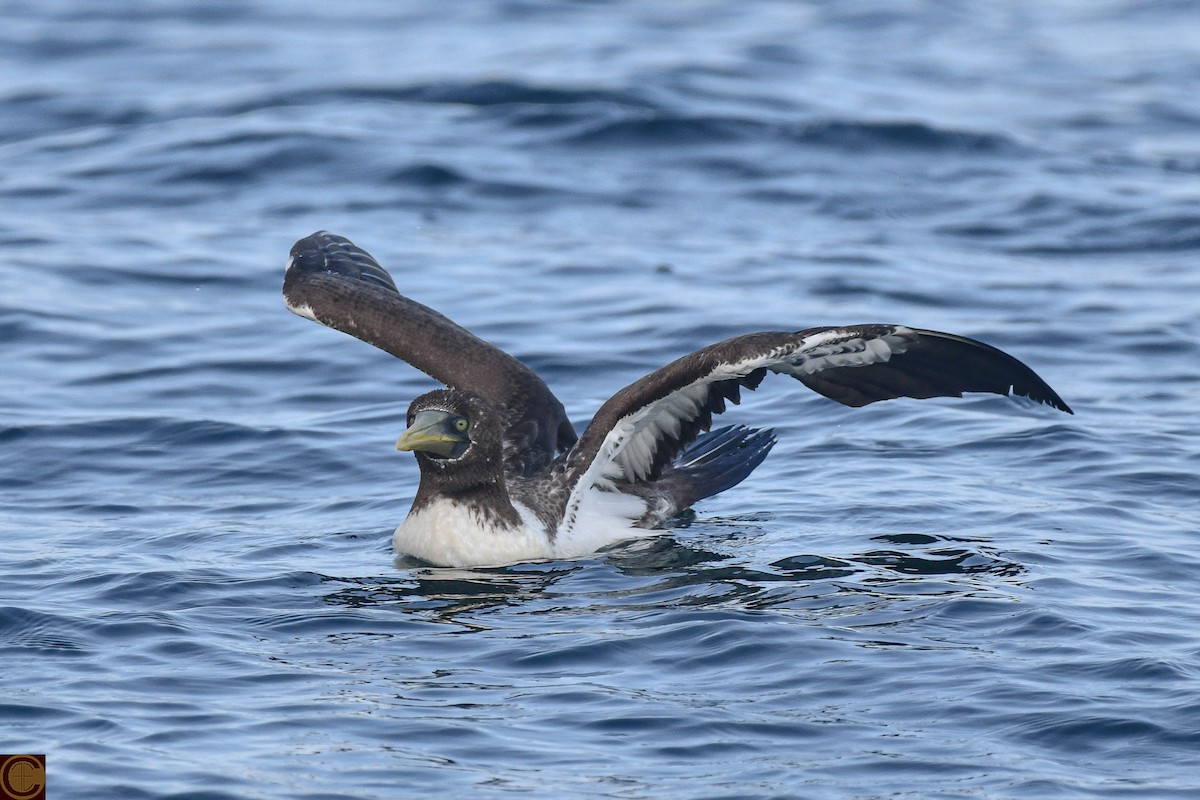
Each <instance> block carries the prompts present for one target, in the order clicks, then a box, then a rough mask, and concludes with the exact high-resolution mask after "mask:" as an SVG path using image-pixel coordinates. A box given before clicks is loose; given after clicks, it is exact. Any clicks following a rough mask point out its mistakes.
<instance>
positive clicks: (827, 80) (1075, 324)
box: [0, 0, 1200, 800]
mask: <svg viewBox="0 0 1200 800" xmlns="http://www.w3.org/2000/svg"><path fill="white" fill-rule="evenodd" d="M4 19H5V24H4V26H3V28H2V29H0V166H2V168H0V207H2V208H3V214H0V254H2V256H3V257H2V259H0V353H2V356H3V362H2V363H3V367H2V369H0V374H2V376H0V538H2V541H3V547H2V548H0V751H4V752H9V753H18V752H45V753H47V754H48V763H49V778H48V780H49V787H50V796H51V797H55V798H122V799H123V800H124V799H130V798H132V799H134V800H136V799H138V798H198V799H204V800H225V799H227V798H289V799H290V798H304V799H305V800H316V799H317V798H322V800H324V799H327V798H328V799H332V798H344V799H348V798H398V797H422V798H425V797H506V796H520V797H530V798H564V797H587V798H622V799H629V798H884V797H886V798H921V799H922V800H924V799H926V798H1022V799H1024V798H1028V799H1030V800H1041V799H1042V798H1099V797H1103V798H1108V797H1119V798H1194V797H1197V796H1200V556H1198V554H1197V553H1198V547H1197V544H1198V542H1200V435H1198V434H1197V419H1200V400H1198V399H1197V398H1198V394H1200V393H1198V391H1197V389H1198V388H1200V33H1198V31H1200V6H1197V5H1196V4H1194V3H1189V2H1174V1H1172V0H1158V1H1157V2H1131V1H1129V0H1098V1H1090V2H1084V1H1083V0H1074V1H1072V0H1062V1H1060V2H1049V3H1046V2H1033V0H1016V1H1015V2H1009V3H1000V4H980V3H968V2H955V1H953V0H951V2H932V1H925V0H912V1H911V2H880V3H837V2H808V3H799V2H755V3H745V2H735V0H712V1H711V2H688V1H685V0H659V1H658V2H655V3H637V2H633V0H613V1H612V2H546V3H542V2H522V1H521V0H485V1H484V2H477V3H470V4H447V3H442V2H436V1H435V0H407V1H406V2H401V3H370V2H362V1H361V0H343V2H339V3H319V2H293V0H286V1H285V0H257V1H256V2H247V3H234V2H228V3H227V2H186V1H185V2H168V1H167V0H159V2H131V1H130V2H121V1H120V0H118V1H117V2H106V3H102V4H97V3H94V2H84V0H46V1H45V2H39V3H32V2H20V0H18V1H17V2H10V3H7V4H5V12H4ZM322 228H324V229H328V230H331V231H334V232H336V233H339V234H342V235H345V236H348V237H350V238H351V239H353V240H354V241H356V242H357V243H358V244H360V245H361V246H363V247H364V248H366V249H367V250H369V251H371V252H372V253H373V254H374V255H375V256H376V257H377V258H378V259H379V260H380V262H381V263H383V264H384V265H385V266H387V267H388V268H389V269H390V270H391V271H392V274H393V275H394V276H395V278H396V280H397V283H398V284H399V285H400V286H401V289H402V291H404V292H405V293H406V294H408V295H410V296H412V297H414V298H416V299H419V300H421V301H422V302H425V303H427V304H429V305H432V306H433V307H435V308H437V309H439V310H441V311H443V312H444V313H446V314H448V315H449V316H451V317H452V318H454V319H456V320H457V321H459V322H461V323H462V324H464V325H467V326H468V327H470V328H471V329H473V330H474V331H476V332H477V333H479V334H480V335H482V336H484V337H485V338H487V339H489V340H491V341H493V342H495V343H496V344H498V345H499V346H501V347H503V348H504V349H506V350H508V351H509V352H511V353H513V354H514V355H516V356H518V357H520V358H521V359H523V360H524V361H526V362H527V363H529V364H530V365H532V366H533V367H534V368H535V369H537V370H538V371H539V372H540V374H542V375H543V376H544V377H545V378H546V380H547V382H548V383H549V384H550V385H551V387H552V388H553V389H554V390H555V392H556V393H557V394H558V395H559V397H560V398H561V399H562V400H563V402H564V403H565V404H566V406H567V409H568V412H569V413H570V415H571V417H572V419H573V420H574V421H575V422H576V423H578V424H583V423H585V422H586V421H587V419H588V418H589V417H590V415H591V413H592V412H593V411H594V410H595V409H596V407H597V406H598V405H599V404H600V403H601V402H602V401H603V400H604V399H606V398H607V397H608V396H609V395H610V394H612V393H613V392H614V391H616V390H617V389H618V388H620V387H621V386H624V385H625V384H627V383H629V382H630V381H632V380H633V379H635V378H637V377H639V376H640V375H642V374H644V373H645V372H647V371H649V370H651V369H654V368H655V367H657V366H660V365H661V364H663V363H665V362H666V361H668V360H670V359H672V358H674V357H676V356H678V355H681V354H683V353H686V352H689V351H691V350H694V349H696V348H698V347H701V346H703V345H705V344H708V343H710V342H712V341H715V340H717V339H720V338H723V337H726V336H730V335H734V334H737V333H742V332H747V331H751V330H758V329H778V328H785V329H789V328H800V327H805V326H810V325H817V324H824V323H834V324H837V323H850V322H868V321H886V322H901V323H905V324H910V325H915V326H921V327H928V328H935V329H941V330H948V331H953V332H957V333H962V334H966V335H969V336H974V337H977V338H981V339H984V340H986V341H988V342H990V343H992V344H994V345H997V346H999V347H1002V348H1004V349H1005V350H1008V351H1009V352H1012V353H1013V354H1015V355H1016V356H1018V357H1019V358H1021V359H1022V360H1024V361H1026V362H1027V363H1029V364H1030V365H1031V366H1033V367H1034V368H1035V369H1036V370H1037V371H1038V372H1039V373H1040V374H1041V375H1042V376H1043V377H1044V378H1045V379H1046V380H1047V381H1048V382H1049V383H1050V384H1051V385H1052V386H1053V387H1054V388H1055V389H1057V390H1058V392H1059V393H1060V394H1061V395H1062V396H1063V397H1064V399H1065V400H1066V401H1067V402H1068V403H1069V404H1071V406H1072V407H1073V408H1074V409H1075V411H1076V415H1075V416H1067V415H1063V414H1059V413H1056V412H1053V411H1051V410H1048V409H1046V408H1043V407H1034V406H1031V405H1030V404H1028V403H1019V402H1015V401H1012V400H1007V399H1002V398H994V397H968V398H966V399H963V400H939V401H926V402H916V401H898V402H894V403H882V404H877V405H875V406H871V407H868V408H865V409H848V408H844V407H841V406H838V405H836V404H834V403H832V402H830V401H827V400H824V399H823V398H820V397H817V396H816V395H813V394H811V393H809V392H807V391H806V390H804V389H803V387H800V386H798V385H796V384H794V383H793V382H791V381H786V380H783V379H779V378H776V379H774V380H768V381H767V382H766V383H764V385H763V387H762V388H761V389H760V390H759V391H758V392H755V393H753V394H752V395H750V396H748V397H747V399H746V401H745V402H744V403H743V405H742V406H741V407H739V408H737V409H734V410H733V411H731V412H730V413H728V414H726V415H725V416H724V417H723V418H722V422H730V423H732V422H741V423H744V424H749V425H755V426H769V427H773V428H775V429H776V431H777V434H778V436H779V439H780V442H779V444H778V446H777V447H776V448H775V450H774V451H773V452H772V453H771V455H770V457H769V458H768V460H767V461H766V463H765V464H764V465H763V466H762V467H760V468H759V470H758V471H757V472H756V473H755V474H754V475H753V476H752V477H751V478H750V479H749V480H748V481H746V482H745V483H744V484H742V485H741V486H739V487H737V488H736V489H734V490H731V491H729V492H726V493H725V494H722V495H720V496H718V497H716V498H713V499H711V500H709V501H707V502H705V503H703V504H702V505H701V506H700V507H698V508H696V509H695V511H694V513H693V514H691V515H688V516H687V517H686V518H684V519H681V520H680V521H679V522H678V524H677V525H675V526H674V527H673V528H672V529H671V530H670V531H669V532H668V533H667V534H666V535H664V536H661V537H658V538H655V539H651V540H647V541H644V542H641V543H636V544H632V545H627V546H623V547H619V548H616V549H614V550H613V551H611V552H606V553H601V554H598V555H596V556H595V557H593V558H588V559H582V560H579V561H572V562H554V563H540V564H525V565H518V566H514V567H510V568H506V569H485V570H446V569H425V568H419V567H414V566H413V565H410V564H406V563H404V562H398V561H397V560H396V559H395V556H394V554H393V553H392V552H391V550H390V534H391V531H392V529H393V528H394V527H395V525H396V524H397V523H398V522H399V521H400V520H401V519H402V518H403V516H404V513H405V511H406V510H407V507H408V503H409V501H410V499H411V497H412V494H413V492H414V490H415V488H416V480H417V471H416V468H415V465H414V464H413V462H412V460H411V458H409V457H407V456H405V455H403V454H398V453H395V452H394V451H393V450H392V442H393V441H394V439H395V436H396V435H397V434H398V432H399V431H400V429H401V427H402V424H403V415H404V410H405V408H406V406H407V403H408V401H409V400H410V399H411V398H412V397H413V396H415V395H416V394H419V393H421V392H423V391H425V390H427V389H429V388H432V384H431V383H430V382H429V381H428V380H427V379H426V378H424V377H423V376H421V375H420V374H419V373H416V372H415V371H414V370H412V369H411V368H409V367H407V366H406V365H404V364H402V363H400V362H398V361H396V360H395V359H393V358H391V357H390V356H387V355H386V354H384V353H381V352H378V351H375V350H373V349H372V348H370V347H368V346H367V345H364V344H362V343H361V342H358V341H356V340H354V339H351V338H349V337H346V336H343V335H340V334H337V333H334V332H331V331H328V330H325V329H322V328H321V327H319V326H317V325H314V324H312V323H311V322H308V321H306V320H302V319H300V318H298V317H295V316H293V315H291V314H289V313H288V312H287V311H286V310H285V309H284V307H283V304H282V302H281V299H280V296H279V290H280V284H281V280H282V274H283V265H284V262H285V260H286V257H287V253H288V249H289V247H290V246H291V244H292V242H293V241H294V240H296V239H297V238H299V237H301V236H304V235H306V234H308V233H310V232H312V231H314V230H317V229H322Z"/></svg>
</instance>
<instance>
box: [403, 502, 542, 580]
mask: <svg viewBox="0 0 1200 800" xmlns="http://www.w3.org/2000/svg"><path fill="white" fill-rule="evenodd" d="M517 511H518V513H520V514H521V516H522V518H523V524H521V525H517V526H514V527H503V526H501V527H497V526H496V525H495V523H494V521H493V520H490V519H488V518H487V517H486V516H484V515H480V514H477V513H475V512H474V511H473V510H471V509H470V508H468V507H466V506H462V505H459V504H457V503H452V502H450V501H448V500H437V501H435V502H433V503H430V504H429V505H427V506H425V507H423V508H421V509H414V510H412V511H410V512H409V513H408V517H407V518H406V519H405V520H404V522H402V523H400V527H399V528H396V533H395V534H394V535H393V536H392V545H393V546H394V547H395V548H396V552H398V553H404V554H407V555H411V556H416V557H417V558H419V559H422V560H424V561H428V562H430V563H432V564H438V565H440V566H446V567H488V566H501V565H504V564H515V563H516V562H518V561H537V560H539V559H544V558H553V557H554V556H555V555H556V553H555V551H554V547H553V545H552V544H551V543H550V540H549V538H548V537H547V536H546V534H545V533H543V532H542V531H541V529H540V527H539V526H536V525H533V524H529V523H530V522H532V519H531V516H532V515H530V514H528V513H527V512H526V511H525V509H522V508H520V507H518V508H517Z"/></svg>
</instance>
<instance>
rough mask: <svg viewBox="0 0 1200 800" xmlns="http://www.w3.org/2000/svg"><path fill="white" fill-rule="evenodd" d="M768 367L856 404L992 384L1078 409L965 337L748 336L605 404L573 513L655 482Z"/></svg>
mask: <svg viewBox="0 0 1200 800" xmlns="http://www.w3.org/2000/svg"><path fill="white" fill-rule="evenodd" d="M768 371H770V372H779V373H783V374H786V375H791V376H792V377H794V378H796V379H797V380H799V381H800V382H801V383H803V384H805V385H806V386H808V387H809V388H810V389H812V390H813V391H816V392H819V393H820V394H823V395H825V396H826V397H829V398H831V399H833V400H836V401H838V402H839V403H842V404H844V405H848V406H863V405H866V404H868V403H873V402H876V401H877V400H890V399H892V398H896V397H915V398H928V397H961V396H962V395H963V393H964V392H991V393H994V394H1001V395H1007V394H1010V393H1011V394H1017V395H1022V396H1025V397H1028V398H1030V399H1032V400H1036V401H1038V402H1040V403H1046V404H1048V405H1050V406H1053V407H1054V408H1057V409H1059V410H1061V411H1065V412H1067V413H1072V412H1071V409H1070V408H1068V407H1067V404H1066V403H1064V402H1063V400H1062V398H1060V397H1059V396H1058V394H1056V393H1055V391H1054V390H1053V389H1051V388H1050V387H1049V386H1048V385H1047V384H1046V382H1045V381H1043V380H1042V379H1041V378H1039V377H1038V376H1037V374H1036V373H1034V371H1033V370H1032V369H1030V368H1029V367H1027V366H1026V365H1025V364H1023V363H1021V362H1020V361H1018V360H1017V359H1015V358H1013V357H1012V356H1010V355H1009V354H1007V353H1005V352H1004V351H1002V350H998V349H996V348H994V347H992V346H990V345H987V344H984V343H983V342H978V341H975V340H974V339H968V338H966V337H964V336H956V335H954V334H949V333H939V332H937V331H929V330H920V329H917V328H907V327H904V326H901V325H878V324H873V325H848V326H844V327H837V328H808V329H805V330H802V331H796V332H794V333H787V332H774V331H768V332H763V333H751V334H746V335H744V336H737V337H734V338H732V339H726V340H725V341H723V342H718V343H717V344H714V345H710V346H709V347H705V348H703V349H702V350H698V351H696V352H695V353H692V354H690V355H686V356H684V357H682V358H680V359H677V360H676V361H673V362H671V363H670V364H667V365H666V366H665V367H662V368H661V369H658V370H655V371H654V372H652V373H650V374H649V375H646V376H645V377H643V378H641V379H639V380H637V381H635V382H634V383H632V384H630V385H629V386H627V387H625V388H624V389H622V390H621V391H619V392H617V393H616V394H615V395H613V397H612V398H610V399H609V400H608V401H607V402H605V403H604V405H603V406H601V407H600V410H599V411H598V412H597V413H596V416H595V417H594V418H593V419H592V421H591V423H590V424H589V425H588V427H587V429H586V430H585V431H584V432H583V435H582V436H581V437H580V439H579V442H578V443H577V444H576V445H575V447H574V448H573V449H572V450H571V452H570V453H569V454H568V456H567V459H566V465H565V466H566V470H565V471H566V475H567V477H568V480H569V481H570V482H571V498H570V500H568V503H567V509H566V516H567V517H568V518H569V517H570V515H571V514H572V513H573V510H574V509H575V508H576V507H577V505H578V501H579V496H580V494H581V491H585V490H586V489H587V488H589V487H590V486H593V485H596V484H603V483H606V482H607V483H619V482H631V483H632V482H639V481H653V480H656V479H657V478H658V477H659V475H660V474H661V473H662V470H663V468H664V467H665V466H666V465H667V464H669V463H670V462H671V460H672V459H673V458H674V457H675V456H676V455H677V454H678V453H679V452H680V450H681V449H683V448H684V447H686V446H687V445H688V444H690V443H691V442H692V441H694V440H695V438H696V437H697V435H699V433H700V432H701V431H704V430H707V429H708V427H709V426H710V425H711V424H712V416H713V414H719V413H721V412H722V411H724V410H725V401H726V400H729V401H732V402H734V403H737V402H738V401H739V399H740V390H741V389H742V388H743V387H744V388H748V389H755V388H757V387H758V385H759V383H760V382H761V381H762V380H763V377H764V376H765V375H766V374H767V372H768ZM568 523H569V519H568Z"/></svg>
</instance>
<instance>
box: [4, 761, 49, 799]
mask: <svg viewBox="0 0 1200 800" xmlns="http://www.w3.org/2000/svg"><path fill="white" fill-rule="evenodd" d="M0 800H46V756H45V755H44V754H43V755H0Z"/></svg>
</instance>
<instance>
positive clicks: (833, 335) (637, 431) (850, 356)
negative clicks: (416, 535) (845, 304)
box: [559, 326, 915, 536]
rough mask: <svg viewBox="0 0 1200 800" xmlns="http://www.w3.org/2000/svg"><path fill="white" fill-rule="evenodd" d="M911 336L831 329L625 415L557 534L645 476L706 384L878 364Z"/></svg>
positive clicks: (889, 330) (704, 395)
mask: <svg viewBox="0 0 1200 800" xmlns="http://www.w3.org/2000/svg"><path fill="white" fill-rule="evenodd" d="M914 337H915V331H913V330H912V329H910V328H905V327H901V326H895V327H882V328H881V329H880V332H879V333H878V334H876V335H864V333H863V332H862V331H853V330H847V329H845V328H831V329H828V330H824V331H820V332H818V333H813V334H809V335H808V336H806V337H804V338H803V339H798V340H795V341H793V342H789V343H788V344H785V345H782V346H780V347H776V348H773V349H772V350H770V351H768V352H766V353H760V354H757V355H755V356H753V357H750V358H745V359H742V360H741V361H737V362H733V363H725V364H721V365H719V366H718V367H717V368H716V369H714V370H713V371H712V372H710V373H709V374H708V375H705V376H703V377H701V378H699V379H697V380H696V381H694V382H693V383H690V384H688V385H687V386H684V387H683V388H681V389H678V390H676V391H674V392H672V393H671V394H669V395H667V396H666V397H664V398H662V399H661V400H657V401H655V402H653V403H650V404H648V405H646V406H644V407H642V408H640V409H638V410H637V411H635V412H634V413H632V414H629V415H628V416H626V417H624V418H623V419H621V420H620V422H618V423H617V424H616V425H615V426H614V427H613V429H612V430H611V431H609V432H608V435H607V436H606V437H605V438H604V442H603V443H602V444H601V445H600V448H599V451H598V452H597V454H596V458H595V459H594V460H593V461H592V463H591V464H589V465H588V468H587V470H586V471H585V472H584V474H583V475H582V476H580V479H579V480H578V481H577V482H576V483H575V486H574V488H573V489H572V490H571V496H570V498H569V499H568V500H567V507H566V511H565V513H564V515H563V521H562V526H561V527H560V529H559V535H560V536H561V535H569V534H570V532H571V531H572V530H573V529H574V527H575V525H576V524H578V523H579V521H580V518H581V517H584V516H586V512H587V510H588V509H587V506H588V505H589V503H586V502H585V499H586V498H588V497H589V496H591V495H592V494H593V493H595V492H603V491H610V492H611V491H612V490H613V484H614V483H616V482H620V481H629V482H636V481H641V480H645V479H646V478H647V477H649V475H650V471H651V469H652V467H653V463H654V453H655V450H656V448H657V446H658V442H659V441H660V440H661V439H663V438H664V437H674V436H677V435H678V434H679V432H680V429H681V426H682V424H683V422H684V421H685V420H692V419H695V418H696V417H697V416H698V415H699V414H700V413H701V409H703V408H704V407H705V405H706V404H707V401H708V397H709V391H710V387H709V384H712V383H715V382H717V381H723V380H731V379H736V378H742V377H745V376H746V375H749V374H750V373H751V372H753V371H754V370H756V369H760V368H766V369H770V370H772V371H773V372H780V373H784V374H786V375H791V376H793V377H799V376H801V375H812V374H813V373H816V372H821V371H823V370H827V369H837V368H841V367H865V366H868V365H870V364H879V363H881V362H885V361H888V360H890V359H891V358H892V356H894V355H899V354H900V353H903V352H904V351H905V350H907V349H908V346H909V344H910V343H911V342H912V341H913V339H914Z"/></svg>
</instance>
